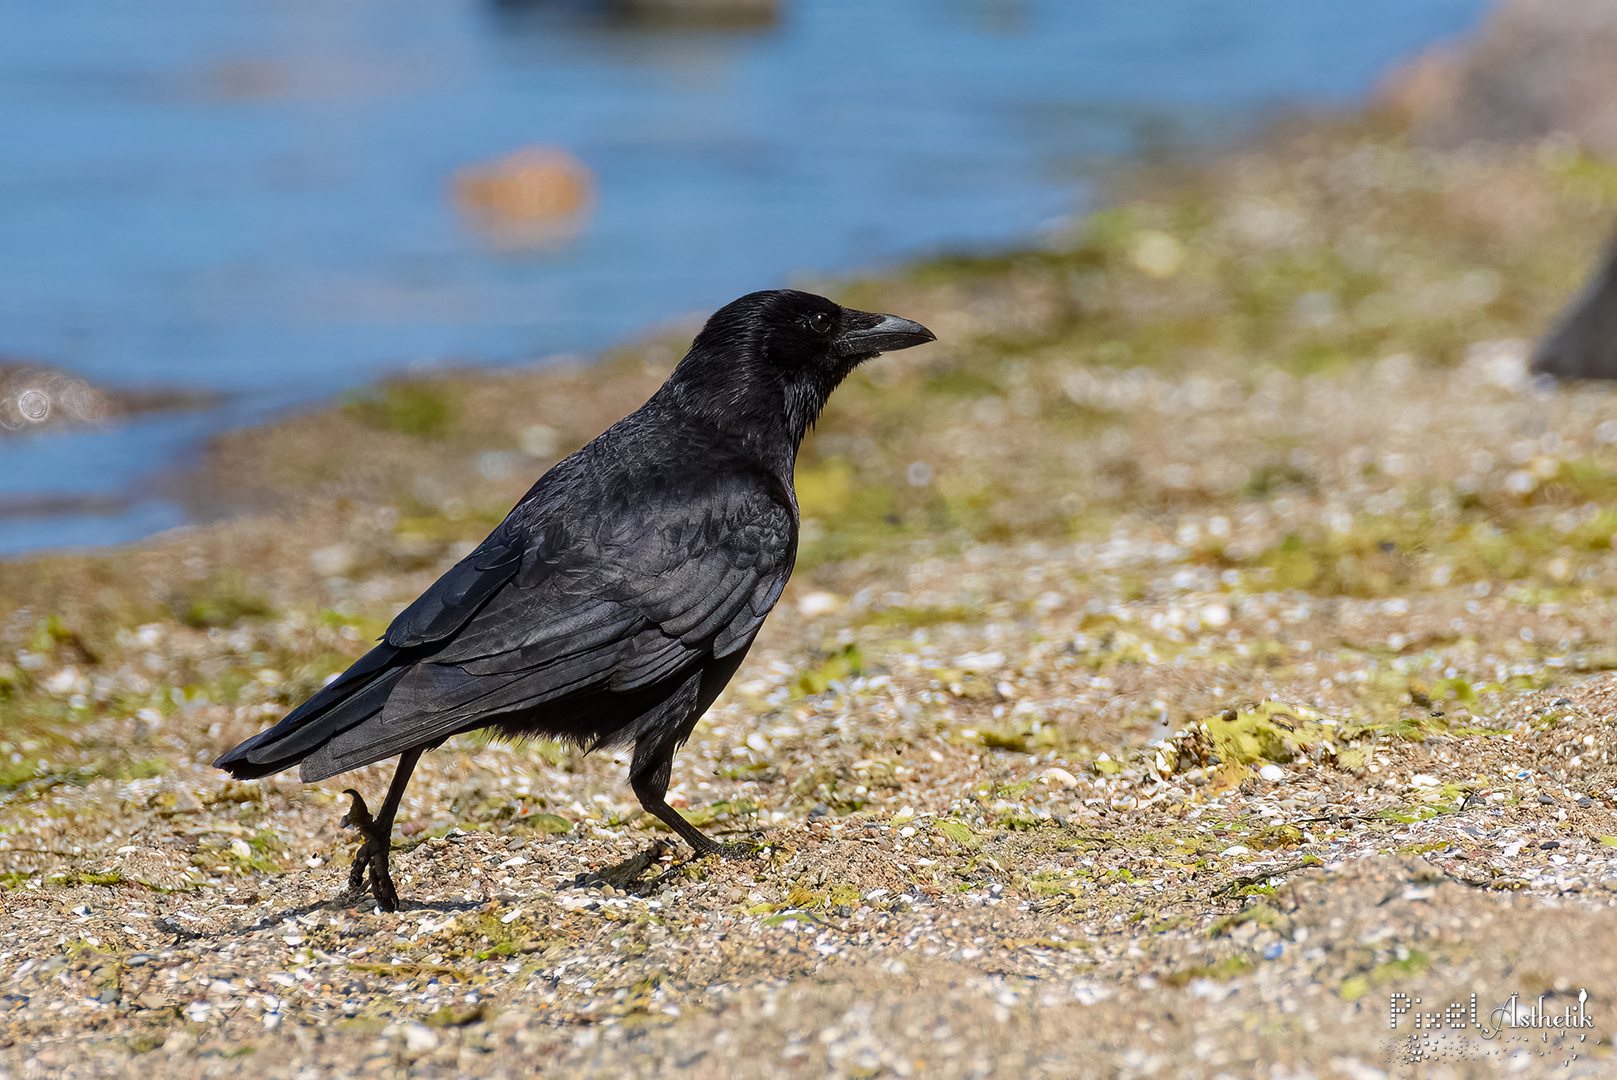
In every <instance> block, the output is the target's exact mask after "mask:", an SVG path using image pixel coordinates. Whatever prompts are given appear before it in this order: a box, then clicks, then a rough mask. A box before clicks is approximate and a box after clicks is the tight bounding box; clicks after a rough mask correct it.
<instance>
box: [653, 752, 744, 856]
mask: <svg viewBox="0 0 1617 1080" xmlns="http://www.w3.org/2000/svg"><path fill="white" fill-rule="evenodd" d="M636 757H637V758H638V757H639V755H638V754H637V755H636ZM635 764H636V765H637V766H638V765H639V764H640V763H639V761H636V762H635ZM673 772H674V762H673V759H672V758H663V759H662V760H661V761H660V762H657V763H656V764H655V765H654V766H653V767H652V768H650V769H648V770H646V771H645V772H641V771H640V770H639V769H638V768H637V769H635V770H634V771H633V772H631V773H630V775H629V786H630V787H631V788H633V789H634V795H635V798H637V799H639V800H640V805H641V806H643V807H645V809H646V812H647V813H648V814H655V815H656V816H657V817H659V818H661V819H662V821H663V823H664V824H665V825H667V826H668V827H669V828H670V829H673V830H674V831H675V832H676V833H678V834H679V835H680V836H682V837H683V838H684V839H685V842H686V843H687V844H689V845H690V846H691V847H693V848H695V849H696V854H698V855H723V856H724V857H725V858H728V859H736V858H745V857H747V856H750V855H752V854H753V851H752V849H751V848H750V847H747V846H745V845H743V844H721V843H719V842H718V841H717V840H713V839H710V838H709V837H707V836H704V835H703V834H702V831H701V830H700V829H698V828H697V827H696V826H695V825H692V824H691V823H690V822H688V821H686V820H685V819H684V818H683V817H682V816H680V813H679V811H678V810H675V809H674V808H673V807H672V806H669V805H668V799H667V795H668V781H669V779H670V778H671V777H672V775H673Z"/></svg>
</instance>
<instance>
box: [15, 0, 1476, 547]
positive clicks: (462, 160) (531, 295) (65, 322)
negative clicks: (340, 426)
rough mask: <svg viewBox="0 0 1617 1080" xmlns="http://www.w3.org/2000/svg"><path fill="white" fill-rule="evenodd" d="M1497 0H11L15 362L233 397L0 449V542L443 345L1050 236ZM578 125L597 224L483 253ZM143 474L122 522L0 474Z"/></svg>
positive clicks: (101, 485)
mask: <svg viewBox="0 0 1617 1080" xmlns="http://www.w3.org/2000/svg"><path fill="white" fill-rule="evenodd" d="M1482 7H1483V0H1358V2H1356V3H1353V4H1337V3H1326V2H1324V0H1243V2H1241V3H1238V4H1230V3H1224V2H1218V0H1144V2H1135V3H1121V2H1115V0H1113V2H1107V3H1100V2H1079V0H1065V2H1063V0H885V2H883V3H874V4H873V3H853V2H847V0H821V2H813V0H783V15H782V18H781V20H780V21H779V22H778V23H777V24H776V25H774V26H772V27H768V28H763V29H758V30H748V31H722V30H707V31H669V30H648V29H635V28H632V27H624V26H620V25H613V24H611V23H608V22H606V21H604V20H602V19H600V18H597V17H595V16H594V15H593V14H592V12H591V8H590V6H589V4H588V2H587V0H573V2H571V3H569V2H566V0H555V2H550V3H545V2H543V0H540V2H535V3H531V4H528V5H525V6H517V5H514V4H501V5H496V4H492V3H488V2H476V0H343V2H341V3H333V2H331V0H275V2H269V0H259V2H249V0H227V2H221V0H139V2H138V3H137V2H134V0H51V2H50V3H45V4H41V3H38V2H37V0H0V147H3V148H4V149H3V150H0V357H5V356H9V357H16V358H22V359H26V360H29V361H33V362H38V363H42V364H48V365H51V366H54V367H60V368H65V369H68V370H71V371H74V372H77V373H79V374H82V375H83V376H85V377H86V378H88V379H89V380H90V381H91V382H92V383H96V384H100V385H108V384H111V385H126V386H135V385H163V386H179V387H187V388H201V389H207V390H213V391H220V392H223V393H224V395H225V397H224V399H223V401H224V403H223V404H222V405H221V406H220V407H219V408H217V409H210V410H207V411H203V412H199V413H193V414H188V415H185V416H155V417H147V418H144V419H140V420H135V421H131V422H127V423H124V424H120V425H116V426H112V427H108V428H103V429H97V430H95V431H82V430H81V431H77V432H66V433H54V434H53V433H41V434H38V435H35V436H32V437H26V438H9V439H0V551H6V552H17V551H23V550H30V549H36V548H42V547H58V546H64V545H73V546H77V545H93V544H106V543H115V542H121V541H126V540H129V539H133V538H135V537H138V536H141V535H145V534H147V533H150V532H151V531H153V530H155V529H160V528H165V527H169V526H172V525H175V524H179V523H181V521H182V518H181V515H180V511H179V510H178V509H177V508H176V507H175V506H173V505H172V504H170V503H167V502H165V501H163V500H162V499H161V498H159V497H157V496H156V495H155V494H153V491H154V490H155V489H153V488H152V487H151V486H150V478H151V477H152V476H154V475H156V474H157V473H159V472H160V471H161V470H163V469H165V468H169V467H172V466H174V465H176V464H183V462H184V461H185V459H186V457H187V456H188V455H194V454H195V453H196V448H197V447H198V445H199V444H200V440H201V439H203V438H205V437H206V436H207V435H208V434H209V433H211V432H214V431H218V430H221V429H222V428H224V427H226V426H230V425H235V424H241V423H248V422H252V421H253V420H255V419H259V418H262V417H263V416H264V415H266V413H267V412H268V411H270V410H280V409H285V408H290V407H296V406H297V405H299V404H304V403H308V402H311V401H315V400H318V399H321V398H324V397H327V396H329V395H330V394H332V393H334V392H336V391H339V390H341V389H342V388H344V387H349V386H353V385H355V384H358V383H362V382H366V381H369V380H372V379H374V378H376V377H378V376H381V375H384V374H387V373H389V372H393V371H398V370H401V369H403V368H405V367H406V366H407V365H409V364H411V363H413V362H417V361H420V360H423V359H426V360H437V361H444V362H456V363H509V362H513V361H520V360H526V359H537V358H542V357H545V356H548V355H553V354H557V353H563V352H577V351H587V350H592V349H597V348H600V347H602V346H605V345H608V344H610V343H612V342H614V341H617V340H622V339H624V338H627V337H631V336H633V335H634V334H636V333H637V332H640V331H643V330H644V329H645V328H646V327H647V326H649V325H652V324H655V323H657V322H660V321H663V320H667V319H669V318H671V317H674V316H678V315H683V314H686V313H689V312H694V311H704V310H708V309H711V308H713V307H715V306H717V305H719V304H721V303H723V302H725V301H727V300H729V299H731V298H732V297H734V296H736V295H738V294H740V293H743V292H746V291H750V290H752V289H756V288H762V287H768V286H771V285H777V284H781V283H784V282H787V281H789V280H790V279H791V276H792V275H793V274H798V273H804V272H812V273H823V272H834V271H838V270H845V269H851V268H862V267H868V266H873V265H881V264H883V263H888V262H892V261H894V260H896V259H899V258H901V257H904V256H906V255H911V254H916V253H925V252H930V251H936V250H940V249H946V248H962V247H981V246H984V245H999V244H1004V243H1007V242H1011V241H1014V240H1016V239H1018V238H1025V237H1027V236H1030V235H1032V234H1033V233H1035V232H1036V230H1038V229H1039V228H1040V227H1041V226H1042V225H1045V224H1047V223H1049V222H1050V221H1052V219H1056V218H1058V217H1060V216H1061V215H1064V214H1068V213H1071V212H1073V211H1074V210H1076V209H1079V208H1081V207H1082V206H1083V204H1084V200H1085V198H1086V194H1087V191H1086V185H1085V179H1084V178H1085V176H1086V175H1092V174H1093V170H1094V167H1095V166H1096V165H1097V164H1098V163H1104V162H1108V161H1115V160H1117V159H1118V158H1119V157H1122V156H1126V155H1129V154H1131V153H1136V152H1138V151H1140V150H1141V149H1142V148H1145V147H1148V146H1155V145H1161V144H1173V143H1185V142H1197V141H1205V140H1208V139H1215V138H1220V137H1225V136H1228V135H1230V134H1232V133H1235V132H1239V131H1241V130H1243V129H1244V128H1247V127H1249V126H1250V125H1251V124H1253V123H1254V122H1256V121H1258V120H1259V119H1261V118H1262V117H1264V116H1266V115H1268V114H1270V113H1271V112H1272V111H1273V110H1275V109H1276V108H1286V107H1294V106H1297V105H1304V106H1309V105H1332V104H1339V103H1345V102H1349V101H1352V100H1353V99H1355V98H1358V97H1360V96H1362V95H1363V94H1364V93H1365V91H1366V90H1367V89H1368V88H1369V87H1370V86H1371V85H1372V84H1373V83H1374V81H1375V79H1376V78H1377V77H1378V76H1379V75H1380V74H1381V73H1382V72H1383V71H1384V70H1385V69H1386V67H1387V65H1388V64H1389V63H1391V62H1393V61H1394V60H1396V59H1398V58H1400V57H1402V56H1405V55H1408V54H1410V53H1411V52H1412V51H1414V50H1416V49H1418V48H1420V47H1421V46H1422V45H1424V44H1426V43H1429V42H1431V41H1433V40H1434V39H1437V38H1441V37H1445V36H1448V35H1451V34H1454V33H1456V32H1459V31H1462V30H1463V29H1465V28H1466V27H1468V26H1469V25H1470V24H1471V23H1472V22H1473V21H1474V20H1475V19H1476V17H1477V15H1478V13H1479V11H1480V10H1481V8H1482ZM536 143H538V144H552V145H556V146H561V147H565V148H567V149H568V150H569V151H571V152H572V153H573V154H575V155H576V156H577V157H578V158H580V159H581V160H582V161H583V162H585V163H586V164H587V165H588V167H589V168H590V169H591V170H592V171H593V172H594V173H595V174H596V176H597V177H598V181H599V191H598V195H597V201H596V205H595V208H594V210H593V212H592V214H591V215H590V216H589V218H588V220H587V222H586V223H585V225H584V227H583V228H582V230H581V231H580V232H579V233H578V235H577V236H576V237H574V238H573V239H572V240H571V241H570V242H567V243H565V244H562V245H560V246H557V247H553V248H550V249H547V250H540V251H526V252H511V251H502V250H498V249H496V248H494V247H491V246H490V245H489V244H488V243H487V242H486V241H485V240H484V239H483V238H482V237H481V236H480V235H479V234H478V233H477V232H476V231H474V230H472V229H470V228H469V227H468V226H467V224H466V223H465V222H464V220H463V219H462V218H461V217H460V216H459V215H458V214H457V213H456V211H455V208H454V206H453V205H452V203H451V201H450V199H449V198H448V196H447V187H446V185H447V180H448V178H449V176H450V175H451V174H452V173H453V172H454V170H456V169H457V168H459V167H461V166H463V165H466V164H468V163H473V162H479V161H485V160H488V159H491V158H496V157H499V156H502V155H504V154H506V153H509V152H510V151H512V150H514V149H517V148H519V147H522V146H526V145H531V144H536ZM59 492H77V493H84V494H108V493H116V494H120V495H125V496H129V501H127V502H126V503H125V504H123V505H122V506H121V508H114V509H111V510H107V511H105V512H101V513H98V514H88V515H87V514H78V515H60V514H56V515H43V514H34V515H21V516H19V515H17V514H9V515H8V514H5V513H4V512H3V511H4V507H5V504H6V502H7V501H8V500H11V501H13V502H14V501H15V500H20V499H30V498H36V497H38V496H40V495H42V494H46V493H59Z"/></svg>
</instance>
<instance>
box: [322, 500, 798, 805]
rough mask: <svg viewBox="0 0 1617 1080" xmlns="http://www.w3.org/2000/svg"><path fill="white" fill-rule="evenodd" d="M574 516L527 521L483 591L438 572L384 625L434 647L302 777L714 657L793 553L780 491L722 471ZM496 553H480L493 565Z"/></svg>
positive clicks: (775, 584) (623, 687) (637, 686)
mask: <svg viewBox="0 0 1617 1080" xmlns="http://www.w3.org/2000/svg"><path fill="white" fill-rule="evenodd" d="M579 520H581V521H583V522H587V524H582V525H580V526H577V527H573V528H567V527H565V525H562V524H558V523H557V522H555V521H551V522H542V523H540V524H539V525H538V526H537V531H536V535H535V536H534V537H533V538H531V539H530V541H529V543H528V545H527V547H526V550H525V552H524V554H523V557H522V559H521V564H520V567H519V568H516V569H515V572H514V573H510V574H508V576H506V577H505V578H504V580H503V581H502V582H501V583H500V584H499V585H498V586H497V587H495V588H494V589H493V590H492V592H490V593H487V594H485V593H484V592H482V591H481V588H480V587H469V586H464V585H457V584H454V583H453V582H452V581H451V579H453V578H455V577H456V571H451V572H450V573H449V574H447V575H445V577H444V579H443V580H442V581H440V582H439V583H438V584H437V585H434V586H433V588H432V589H430V590H428V592H427V593H426V594H423V596H422V597H421V599H419V600H417V601H416V602H415V604H412V605H411V606H410V608H408V609H406V611H405V612H403V613H402V614H400V616H399V618H398V620H396V621H395V623H394V624H393V626H392V627H390V628H389V630H388V635H387V639H388V641H389V643H392V642H393V641H394V635H395V632H397V633H398V635H399V637H398V641H399V643H400V644H404V643H406V642H413V641H415V640H416V639H417V635H420V634H423V633H440V634H441V635H442V638H441V640H442V642H443V644H442V645H441V647H439V648H437V649H435V650H433V652H432V654H431V655H430V656H429V657H426V658H424V659H423V660H422V661H420V662H419V663H417V664H416V665H415V666H413V667H412V668H410V669H409V670H408V671H406V672H405V673H404V675H403V677H402V678H400V679H399V681H398V683H397V685H396V686H394V687H393V689H392V692H391V693H390V694H389V696H388V700H387V704H386V705H385V706H384V707H383V708H382V710H381V712H380V714H379V715H376V716H375V717H373V718H372V719H370V720H368V721H367V722H366V723H364V724H362V725H358V726H356V727H354V728H352V729H350V730H348V731H345V732H343V733H342V734H341V735H340V736H339V737H338V738H336V739H335V740H333V741H332V743H331V744H330V745H329V746H328V747H325V748H323V750H322V752H321V753H320V754H318V755H316V757H317V758H318V759H320V760H318V761H317V760H316V759H315V758H311V759H310V761H309V762H307V763H306V764H305V768H304V773H305V777H304V778H305V779H315V778H319V777H320V776H329V775H333V774H334V773H336V772H342V771H346V770H347V769H351V768H355V767H357V766H359V765H363V764H367V763H369V762H371V761H377V760H380V759H381V758H384V757H388V756H390V755H392V754H396V753H399V752H400V751H401V750H404V749H407V748H409V747H412V746H420V745H427V744H431V743H433V742H436V741H441V740H442V739H444V738H446V737H448V736H449V735H451V734H454V733H455V732H459V731H465V730H468V729H469V728H472V727H478V726H481V725H480V724H479V722H478V721H479V720H480V719H482V718H485V717H487V718H491V719H492V718H494V717H497V716H501V715H510V714H513V713H519V712H521V711H522V710H526V709H531V708H533V707H535V706H539V705H543V704H545V703H548V702H555V701H559V700H561V699H577V698H583V697H593V696H595V695H601V694H631V693H633V692H635V691H639V690H644V689H646V688H648V687H651V686H652V685H654V684H656V683H659V682H661V681H662V680H665V679H668V678H670V677H671V676H675V675H678V674H681V673H688V672H689V671H690V670H692V669H693V668H694V667H696V666H697V665H700V664H702V663H705V662H706V661H708V660H710V659H713V658H715V657H722V656H727V655H729V654H731V653H733V652H735V651H736V650H737V649H741V648H744V647H745V646H746V645H747V644H749V643H750V642H751V641H752V639H753V637H754V636H755V635H756V634H757V632H758V628H759V626H760V625H762V623H763V620H764V617H765V616H766V615H768V614H769V611H770V609H771V608H772V607H774V605H775V601H776V600H778V599H779V597H780V593H781V590H782V589H783V588H784V587H785V585H786V579H787V577H788V576H789V575H790V574H791V569H792V561H793V558H794V556H795V553H796V538H795V531H794V529H793V520H794V519H793V513H792V510H791V508H790V504H789V502H786V501H785V500H783V499H781V498H780V497H778V496H777V495H776V494H774V493H773V492H771V491H770V489H769V488H768V486H767V485H766V484H765V483H764V482H763V481H762V480H758V479H754V478H751V477H746V476H739V475H736V474H720V475H718V476H715V477H712V478H710V479H709V480H708V481H707V482H706V483H705V484H704V485H703V486H702V488H701V489H700V490H698V491H696V492H691V491H689V490H685V491H678V492H664V493H660V494H659V493H653V494H649V495H644V496H641V497H640V498H638V499H637V500H636V501H635V502H634V503H633V504H632V505H626V506H622V507H621V508H619V509H617V510H616V511H604V512H597V513H595V514H593V515H590V516H588V517H582V516H581V518H580V519H579ZM491 539H492V538H491ZM475 556H476V553H475V552H474V553H473V556H468V557H467V560H466V562H467V563H474V566H475V562H474V559H475ZM500 558H501V556H499V555H495V554H490V555H488V556H486V557H485V559H484V561H485V562H491V563H492V564H493V566H494V568H495V569H494V571H492V572H505V567H506V566H507V565H509V564H508V563H506V562H499V561H497V560H499V559H500ZM464 565H466V564H465V563H463V564H462V566H464ZM456 569H457V571H458V570H459V569H460V568H459V567H457V568H456ZM490 572H491V571H482V573H485V574H487V573H490ZM481 580H482V579H481V578H478V579H477V581H478V582H480V581H481ZM446 583H448V584H446ZM462 595H464V597H465V599H464V600H460V601H458V602H457V601H456V599H455V598H456V597H459V596H462ZM418 609H419V610H418ZM445 628H448V629H445ZM631 719H633V717H632V716H625V717H624V718H623V722H625V723H627V722H628V721H629V720H631ZM551 733H552V734H559V735H568V734H576V735H577V736H578V737H580V739H581V740H583V739H586V738H587V737H590V736H592V735H594V736H596V737H599V733H586V732H577V733H571V732H567V731H557V732H551Z"/></svg>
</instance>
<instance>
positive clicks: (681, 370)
mask: <svg viewBox="0 0 1617 1080" xmlns="http://www.w3.org/2000/svg"><path fill="white" fill-rule="evenodd" d="M704 345H706V343H704V342H702V341H701V339H698V341H697V343H696V344H695V345H693V346H692V348H691V351H690V353H689V354H688V355H687V356H686V357H685V359H684V360H682V361H681V362H680V364H679V367H678V368H677V369H676V370H675V372H674V374H673V375H672V376H671V377H670V378H669V380H668V382H667V383H665V384H664V386H663V388H662V389H661V390H659V391H658V393H657V397H658V398H661V399H663V401H664V402H665V404H666V405H667V406H669V407H671V408H673V409H674V410H676V411H677V412H678V413H680V414H682V415H684V416H687V417H690V418H691V419H694V420H696V421H698V422H699V423H701V424H702V425H703V426H704V427H708V428H710V429H713V430H716V431H718V432H720V433H722V435H723V436H724V437H725V438H726V440H727V441H733V442H734V444H735V445H736V446H737V448H738V449H740V450H741V451H742V452H744V453H745V454H746V455H747V456H748V457H752V458H755V459H756V460H758V461H759V462H761V463H762V464H764V465H766V466H768V467H770V468H771V469H772V470H774V471H777V472H783V473H784V474H785V475H787V476H789V475H790V471H791V468H792V465H793V464H794V463H795V462H796V460H797V451H798V448H799V447H800V446H801V445H802V442H803V438H804V436H806V435H807V434H808V431H809V429H810V428H811V427H813V426H814V423H815V421H816V420H818V419H819V416H820V411H821V410H822V409H824V408H825V404H826V402H827V401H828V400H829V399H830V397H831V392H832V391H833V390H835V389H836V388H837V386H838V385H839V384H841V382H842V380H843V379H845V378H847V376H848V373H849V372H850V371H852V370H853V368H854V367H855V366H856V364H857V361H855V360H847V361H840V360H835V361H829V362H814V361H809V362H806V363H800V364H793V365H789V366H787V365H778V364H775V363H771V358H770V357H769V356H768V355H767V352H766V350H767V345H765V344H764V343H762V342H758V341H756V340H751V341H745V340H744V341H742V342H740V343H736V342H734V341H730V342H726V346H725V347H724V348H722V349H715V348H713V347H712V346H708V347H706V348H704Z"/></svg>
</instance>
